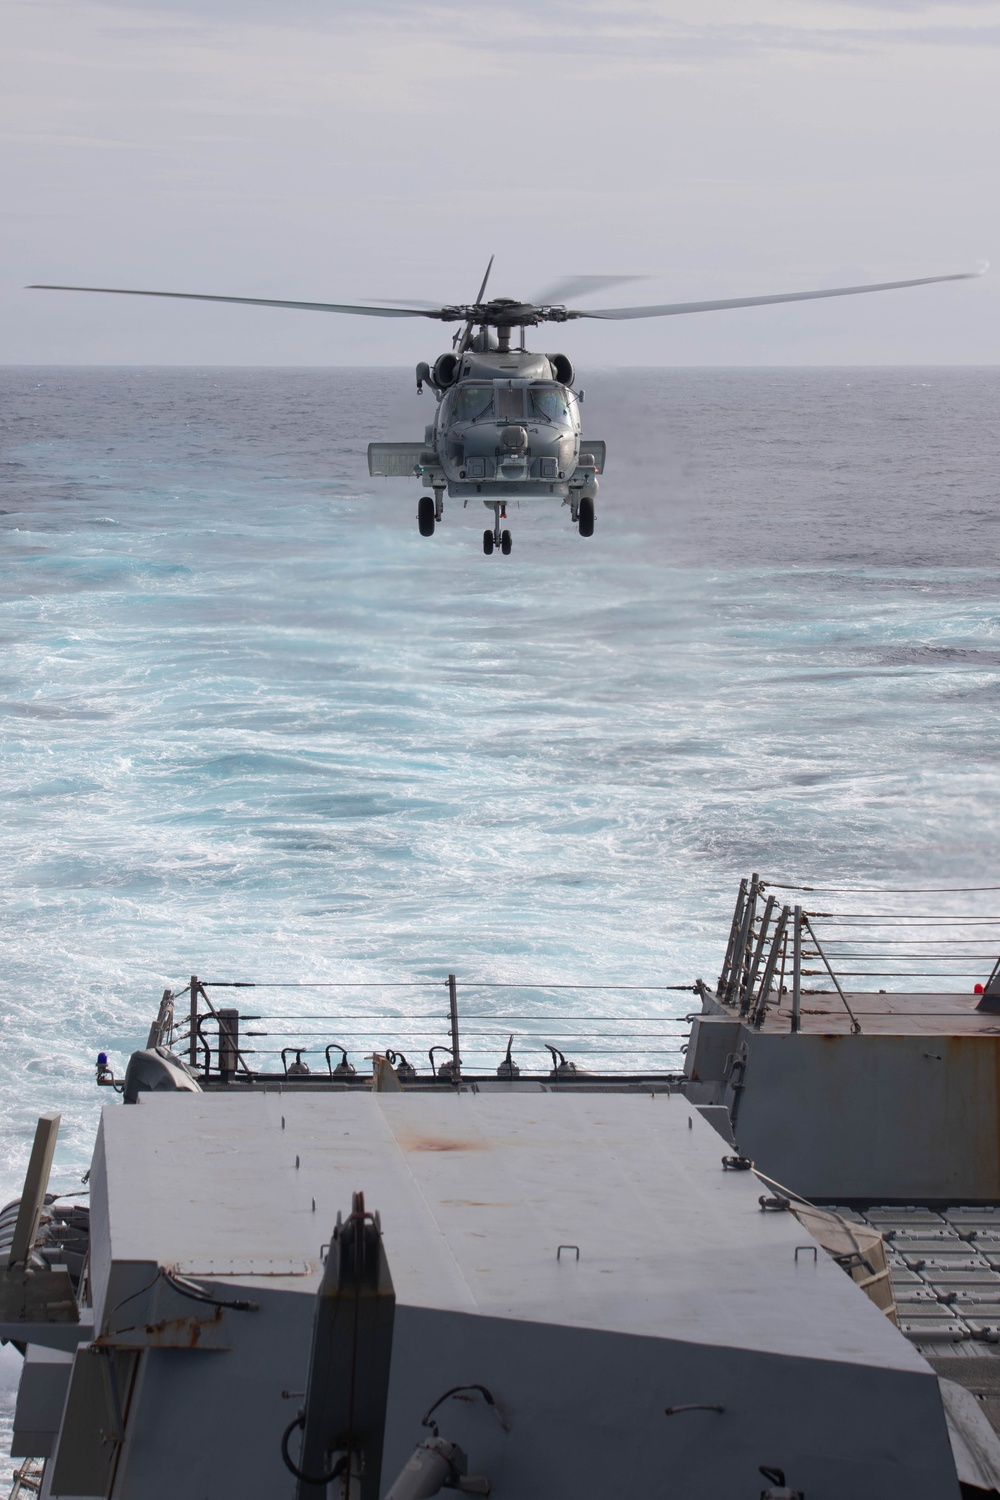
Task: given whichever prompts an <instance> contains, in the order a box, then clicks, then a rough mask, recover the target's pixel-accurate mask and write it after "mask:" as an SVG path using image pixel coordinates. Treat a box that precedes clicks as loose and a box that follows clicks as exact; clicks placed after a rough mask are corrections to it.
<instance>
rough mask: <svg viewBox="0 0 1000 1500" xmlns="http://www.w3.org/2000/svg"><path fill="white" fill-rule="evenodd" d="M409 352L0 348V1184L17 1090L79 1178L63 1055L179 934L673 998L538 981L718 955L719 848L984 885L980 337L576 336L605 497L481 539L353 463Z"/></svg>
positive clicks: (387, 429) (779, 869) (217, 942)
mask: <svg viewBox="0 0 1000 1500" xmlns="http://www.w3.org/2000/svg"><path fill="white" fill-rule="evenodd" d="M412 383H413V381H412V375H411V374H410V372H409V371H404V370H397V369H391V370H373V369H363V370H343V369H317V370H266V369H260V370H205V369H199V370H183V369H114V370H102V369H40V368H31V369H11V368H8V369H5V370H0V403H2V404H0V434H2V452H0V512H2V513H0V528H2V530H0V547H2V559H3V561H2V567H3V580H4V583H3V592H2V622H0V632H2V641H3V656H2V662H3V665H2V687H0V706H2V711H3V715H4V744H3V776H2V781H0V797H2V799H3V818H2V823H0V840H2V861H3V869H4V874H5V880H4V882H3V897H2V899H3V939H2V941H3V958H2V982H0V1200H2V1198H5V1197H7V1196H10V1195H12V1194H13V1193H14V1192H16V1190H17V1188H18V1186H19V1183H20V1179H21V1176H22V1174H23V1169H24V1164H25V1160H26V1157H27V1151H28V1146H29V1143H30V1137H31V1133H32V1130H33V1126H34V1120H35V1118H36V1116H37V1114H38V1112H39V1110H41V1109H49V1108H58V1109H60V1110H61V1111H62V1114H63V1127H62V1135H61V1143H60V1148H59V1154H58V1157H57V1165H56V1174H55V1175H56V1179H57V1182H56V1185H58V1186H60V1187H73V1186H78V1185H79V1177H80V1175H81V1173H82V1172H83V1171H84V1170H85V1168H86V1166H87V1164H88V1162H89V1156H90V1151H91V1147H92V1143H93V1136H94V1130H95V1126H96V1118H97V1113H98V1109H99V1107H100V1105H101V1104H103V1103H105V1102H106V1101H107V1098H108V1095H107V1094H105V1093H103V1092H102V1093H101V1094H100V1095H99V1094H98V1091H97V1090H96V1088H95V1087H94V1068H93V1064H94V1058H95V1055H96V1053H97V1051H98V1050H99V1049H104V1050H106V1051H107V1052H108V1053H109V1055H110V1057H111V1061H112V1064H113V1065H114V1066H115V1067H116V1068H117V1069H120V1068H121V1066H122V1064H123V1063H124V1060H125V1058H126V1057H127V1055H128V1053H129V1052H130V1051H131V1050H132V1049H134V1048H135V1047H136V1046H141V1045H144V1043H145V1039H146V1033H147V1030H148V1026H149V1022H150V1019H151V1017H152V1014H153V1012H154V1010H155V1007H156V1003H157V1001H158V999H159V996H160V994H161V992H162V990H163V989H164V988H165V987H176V986H179V985H180V984H181V983H183V982H184V981H185V979H186V978H187V976H188V975H189V974H191V973H192V972H196V973H198V974H201V975H204V976H206V977H212V978H215V979H249V980H273V981H285V982H287V981H293V980H295V981H300V980H305V979H314V980H323V981H326V982H327V983H330V984H336V983H337V982H340V983H345V982H346V981H348V980H353V981H365V982H367V983H369V984H373V985H375V984H377V982H388V981H401V980H427V981H433V988H432V989H431V988H429V989H428V990H427V991H426V992H424V991H418V990H412V991H402V990H400V991H388V990H386V991H382V990H380V989H378V988H377V987H375V988H372V989H369V990H366V991H354V992H351V995H352V997H353V998H352V1000H351V1004H352V1005H355V1006H356V1007H361V1008H364V1007H365V1006H368V1007H369V1008H372V1009H381V1010H392V1011H393V1012H394V1013H395V1014H397V1015H398V1016H399V1017H400V1022H399V1024H400V1027H402V1026H404V1024H405V1019H406V1016H407V1014H408V1009H407V1008H408V1007H409V1006H412V1007H413V1008H419V1009H421V1010H426V1009H428V1008H431V1009H433V1008H434V1007H435V1006H436V1007H437V1008H438V1010H440V1009H441V1008H442V1002H441V981H442V980H443V978H444V976H445V975H446V974H447V973H448V972H449V971H454V972H456V973H457V974H458V976H459V985H460V993H462V994H463V996H464V995H468V996H469V997H470V998H469V999H468V1000H467V1001H466V1003H467V1004H468V1005H472V1003H473V1000H474V1001H475V1010H476V1012H477V1013H480V1014H484V1015H491V1014H495V1015H497V1016H498V1017H499V1016H502V1015H503V1014H504V1013H505V1012H509V1011H510V1010H511V1008H512V1007H514V1009H518V1007H520V1010H521V1011H524V1009H525V1008H528V1009H531V1008H532V1007H535V1008H536V1009H538V1008H542V1009H544V1008H545V1007H548V1009H549V1012H550V1013H551V1014H553V1015H554V1016H555V1015H558V1014H559V1012H560V1009H563V1010H564V1011H565V1012H566V1013H567V1014H572V1016H573V1017H574V1018H575V1020H576V1021H577V1022H579V1020H580V1019H581V1018H596V1017H598V1016H607V1015H612V1014H613V1015H615V1016H623V1017H640V1016H642V1017H645V1016H649V1015H655V1016H658V1017H666V1018H669V1017H672V1016H681V1015H683V1014H684V1013H685V1012H686V1011H687V1010H688V1009H689V1008H690V1004H691V997H690V996H685V995H683V994H676V993H670V992H664V991H656V992H642V991H622V992H620V993H614V994H610V993H609V992H606V991H580V992H575V993H574V992H569V991H542V990H538V989H537V988H535V986H538V985H540V984H542V983H543V982H544V981H549V982H550V983H552V984H556V983H563V984H568V983H574V982H578V981H579V982H582V983H585V984H590V985H600V984H624V983H633V984H643V983H648V984H653V983H656V984H670V983H678V984H685V983H690V982H691V980H692V979H693V978H694V977H695V976H696V975H698V974H704V975H705V976H706V977H708V978H711V977H714V975H715V974H716V973H717V972H718V967H719V963H720V960H721V954H722V950H723V948H724V946H725V939H726V934H727V931H728V921H729V915H730V912H731V909H732V903H733V899H734V896H735V889H736V885H737V882H738V880H739V878H740V877H741V876H742V875H745V874H747V873H749V871H750V870H751V869H755V870H760V871H761V872H763V873H765V874H766V875H767V876H769V877H770V878H773V879H775V880H784V881H788V882H792V883H794V882H801V883H807V884H812V885H823V884H831V885H841V886H860V887H869V886H871V887H886V888H891V889H893V890H894V889H896V888H900V887H914V886H916V887H919V886H927V887H943V886H960V887H980V886H983V887H987V886H990V885H994V886H997V885H1000V865H998V862H997V853H996V851H997V847H998V830H1000V818H998V811H997V809H998V791H1000V769H998V760H997V717H998V706H1000V603H998V586H997V578H998V573H1000V417H998V412H1000V370H996V369H927V370H919V369H876V370H845V369H838V370H679V369H674V370H641V371H640V370H634V371H617V372H605V373H603V374H602V373H596V374H594V375H593V376H588V378H587V379H585V380H584V381H583V383H584V384H585V386H586V388H587V397H586V403H585V406H584V413H585V416H586V419H587V420H586V430H587V431H588V432H589V433H590V434H591V435H592V436H595V437H604V438H606V439H607V440H608V443H609V461H608V467H607V472H606V475H605V476H604V479H603V481H602V488H601V495H600V498H599V501H598V519H597V530H596V534H595V536H594V537H593V538H592V539H590V540H583V539H581V538H580V537H579V536H578V535H577V534H576V532H575V531H574V530H573V529H572V527H571V526H570V522H569V514H568V511H567V510H566V509H561V508H559V507H558V505H556V504H550V503H546V502H535V503H534V504H532V505H525V507H524V508H523V509H521V510H520V511H514V512H513V513H512V519H511V528H512V531H513V535H514V549H513V553H512V555H511V556H510V557H509V558H503V557H501V556H500V555H495V556H493V557H491V558H486V557H484V556H483V554H482V530H483V527H484V525H485V524H486V521H487V514H486V512H485V511H484V510H483V509H482V508H481V507H479V508H478V510H477V509H474V508H472V507H471V506H470V508H469V509H468V510H466V511H463V510H462V509H461V507H460V503H459V502H451V503H450V504H449V503H446V518H445V523H444V525H443V526H441V527H440V528H439V529H438V532H437V534H436V535H435V537H434V538H432V539H424V538H421V537H420V536H419V535H418V532H417V527H416V522H415V512H416V498H417V494H418V492H419V491H418V488H417V486H416V482H415V481H412V482H406V481H388V482H387V481H382V480H372V479H370V478H369V477H368V474H367V465H366V461H365V448H366V444H367V442H368V441H369V439H371V438H385V437H388V438H393V437H395V438H412V439H418V440H419V438H420V437H421V436H422V432H423V426H424V424H425V423H426V422H428V421H429V420H430V418H431V398H430V397H429V396H427V395H425V396H424V398H423V400H422V402H421V401H419V400H418V399H417V397H416V396H415V395H413V394H412ZM998 896H1000V893H998V894H990V893H981V892H980V893H973V894H970V895H964V896H962V897H954V898H951V897H946V896H938V897H936V898H935V899H936V900H937V901H938V902H940V903H942V905H944V906H947V905H948V903H949V902H951V903H952V906H951V907H950V908H949V909H954V910H956V911H958V910H973V909H974V910H976V911H983V912H987V913H992V912H994V911H995V910H997V909H1000V900H998ZM868 899H869V901H871V900H872V899H874V898H868ZM899 899H904V900H905V899H910V898H897V900H899ZM956 903H957V904H956ZM970 903H971V905H970ZM476 979H478V980H482V981H487V980H490V981H494V982H500V981H510V982H516V983H517V984H519V985H523V986H525V988H520V989H517V990H515V991H512V992H507V991H501V990H496V991H489V990H475V989H474V988H467V989H466V990H464V991H463V990H462V986H463V985H466V984H467V983H471V981H473V980H476ZM346 993H347V992H346V991H345V992H343V994H346ZM340 997H341V992H340V991H338V990H336V989H331V990H325V991H296V990H288V991H274V992H271V993H270V994H269V995H265V993H264V992H259V993H258V994H257V995H255V996H254V997H253V1004H254V1007H255V1009H256V1010H257V1011H261V1010H265V1011H266V1010H267V1009H268V1006H270V1008H271V1011H273V1010H275V1009H277V1010H279V1011H281V1013H283V1014H286V1015H288V1014H299V1013H301V1014H303V1015H305V1014H316V1013H319V1012H322V1013H324V1014H326V1013H330V1012H331V1011H333V1010H335V1009H336V1006H337V1005H338V1004H339V1003H340ZM359 997H360V998H359ZM429 997H430V998H429ZM279 1002H280V1003H279ZM240 1003H241V1004H244V1006H245V1005H246V1002H245V1000H244V1001H241V1002H240ZM345 1003H346V1002H345ZM498 1024H500V1023H499V1022H498ZM593 1024H594V1027H595V1029H596V1028H597V1024H598V1023H597V1021H596V1020H595V1021H594V1023H593ZM600 1024H601V1025H602V1026H604V1027H605V1029H607V1026H606V1024H605V1023H604V1022H601V1023H600ZM390 1029H391V1028H390ZM509 1029H510V1030H516V1027H515V1026H514V1025H511V1026H510V1028H509ZM612 1029H613V1028H612ZM440 1040H441V1041H446V1040H447V1038H446V1037H445V1036H444V1035H443V1034H442V1035H441V1036H440ZM383 1041H384V1042H385V1044H387V1045H392V1036H391V1035H389V1034H386V1035H384V1036H383ZM424 1045H425V1046H426V1042H425V1043H424ZM523 1045H524V1046H526V1047H528V1048H529V1053H528V1055H527V1057H523V1058H522V1061H528V1062H529V1064H530V1063H532V1062H533V1063H534V1064H535V1065H536V1066H537V1065H538V1063H539V1061H540V1059H539V1058H537V1057H534V1056H533V1055H531V1053H530V1046H531V1045H539V1044H538V1043H537V1040H535V1041H532V1040H531V1038H529V1040H528V1042H525V1043H523ZM516 1053H517V1043H515V1054H516ZM358 1060H359V1059H358V1058H355V1061H358ZM272 1061H273V1060H272ZM656 1061H658V1062H659V1064H660V1065H676V1063H677V1061H678V1059H677V1057H676V1055H675V1056H673V1057H672V1058H671V1057H666V1056H660V1057H658V1058H657V1059H656ZM323 1066H325V1064H324V1065H323ZM10 1358H11V1356H9V1353H8V1356H7V1357H5V1359H4V1361H3V1363H2V1366H0V1386H2V1384H3V1382H4V1381H5V1380H6V1382H7V1385H8V1386H9V1385H10V1380H11V1379H12V1378H13V1375H12V1373H11V1370H12V1366H11V1365H10V1363H9V1359H10ZM13 1373H14V1374H16V1371H14V1372H13ZM8 1395H9V1393H8ZM4 1399H5V1398H4V1396H3V1393H2V1391H0V1403H2V1402H3V1400H4ZM6 1412H7V1415H6V1417H5V1418H3V1421H4V1422H6V1421H8V1420H9V1399H8V1400H7V1403H6ZM0 1447H5V1444H4V1443H3V1442H2V1435H0ZM2 1462H3V1461H2V1460H0V1463H2ZM3 1472H6V1471H3V1470H2V1469H0V1474H2V1473H3Z"/></svg>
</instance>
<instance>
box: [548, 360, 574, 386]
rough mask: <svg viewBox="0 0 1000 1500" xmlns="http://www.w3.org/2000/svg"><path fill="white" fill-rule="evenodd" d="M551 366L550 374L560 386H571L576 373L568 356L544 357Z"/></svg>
mask: <svg viewBox="0 0 1000 1500" xmlns="http://www.w3.org/2000/svg"><path fill="white" fill-rule="evenodd" d="M546 358H547V359H548V362H549V364H550V365H551V366H552V374H553V376H554V377H555V379H556V380H558V381H559V383H560V384H561V385H572V384H573V382H574V380H575V379H576V371H575V370H574V368H573V361H572V360H571V359H570V357H569V355H568V354H549V355H547V356H546Z"/></svg>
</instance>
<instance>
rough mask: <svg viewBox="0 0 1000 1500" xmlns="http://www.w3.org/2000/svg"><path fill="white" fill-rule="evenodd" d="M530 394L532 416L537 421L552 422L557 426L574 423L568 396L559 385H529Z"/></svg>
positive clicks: (568, 425) (569, 425)
mask: <svg viewBox="0 0 1000 1500" xmlns="http://www.w3.org/2000/svg"><path fill="white" fill-rule="evenodd" d="M528 395H529V397H530V400H531V416H532V418H533V419H534V420H535V421H536V422H551V423H552V424H553V425H554V426H556V427H571V426H572V425H573V422H572V418H571V416H570V414H569V408H568V406H567V405H566V397H565V395H564V393H563V391H562V390H561V389H560V387H559V386H557V385H533V386H529V388H528Z"/></svg>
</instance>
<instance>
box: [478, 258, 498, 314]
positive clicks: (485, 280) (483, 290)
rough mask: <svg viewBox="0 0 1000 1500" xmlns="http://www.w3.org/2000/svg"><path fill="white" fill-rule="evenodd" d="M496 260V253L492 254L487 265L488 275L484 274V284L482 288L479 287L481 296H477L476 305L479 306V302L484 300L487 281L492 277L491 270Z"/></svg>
mask: <svg viewBox="0 0 1000 1500" xmlns="http://www.w3.org/2000/svg"><path fill="white" fill-rule="evenodd" d="M495 260H496V255H491V256H490V263H489V265H488V266H487V267H486V275H485V276H484V277H483V284H482V286H481V287H480V288H479V296H478V297H477V298H476V301H475V304H474V305H475V306H476V307H478V306H479V304H480V303H481V302H482V300H483V297H484V295H485V292H486V283H487V282H488V281H489V279H490V272H491V271H492V269H493V262H494V261H495Z"/></svg>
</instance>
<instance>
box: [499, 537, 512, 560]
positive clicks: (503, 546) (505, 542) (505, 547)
mask: <svg viewBox="0 0 1000 1500" xmlns="http://www.w3.org/2000/svg"><path fill="white" fill-rule="evenodd" d="M510 548H511V535H510V532H509V531H502V532H501V533H500V551H501V552H502V553H503V555H504V557H509V556H510Z"/></svg>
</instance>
